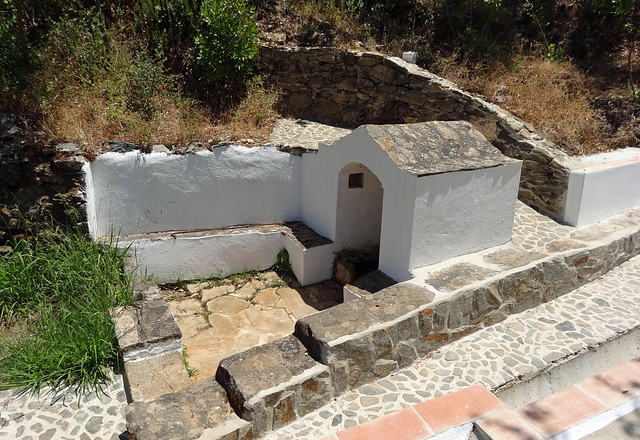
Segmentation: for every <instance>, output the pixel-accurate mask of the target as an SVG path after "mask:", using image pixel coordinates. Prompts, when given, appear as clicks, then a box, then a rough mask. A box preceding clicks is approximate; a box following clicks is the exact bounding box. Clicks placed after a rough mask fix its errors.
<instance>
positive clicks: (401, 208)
mask: <svg viewBox="0 0 640 440" xmlns="http://www.w3.org/2000/svg"><path fill="white" fill-rule="evenodd" d="M354 162H356V163H361V164H362V165H364V166H365V167H367V168H368V169H369V170H370V171H371V172H372V173H373V174H375V176H376V177H377V178H378V179H379V180H380V182H381V183H382V187H383V190H384V196H383V213H382V225H381V233H380V262H379V269H380V270H381V271H382V272H384V273H385V274H387V275H388V276H390V277H391V278H393V279H395V280H397V281H403V280H407V279H409V278H410V277H411V274H410V272H409V269H408V268H409V257H410V247H411V230H412V221H413V210H414V205H415V200H414V196H415V185H416V178H415V176H414V175H412V174H411V173H408V172H404V171H402V170H400V169H399V168H398V167H397V166H396V164H395V163H394V162H393V161H392V160H391V158H390V157H389V155H388V154H387V153H386V151H384V150H383V149H382V148H380V146H379V145H378V144H377V143H376V142H375V141H373V140H372V138H371V137H370V136H369V134H368V133H367V131H366V127H360V128H358V129H356V130H354V131H353V132H352V133H351V134H349V135H347V136H346V137H344V138H342V139H340V140H338V141H336V142H335V143H334V144H331V145H324V144H320V146H319V149H318V153H316V154H306V155H304V160H303V162H302V175H303V176H304V179H303V181H302V221H304V223H305V224H307V225H308V226H310V227H311V228H313V229H314V230H315V231H317V232H318V233H320V234H322V235H324V236H325V237H327V238H329V239H330V240H335V239H336V219H337V210H336V208H337V202H338V196H337V194H338V181H339V174H340V170H342V168H344V167H345V166H346V165H348V164H350V163H354Z"/></svg>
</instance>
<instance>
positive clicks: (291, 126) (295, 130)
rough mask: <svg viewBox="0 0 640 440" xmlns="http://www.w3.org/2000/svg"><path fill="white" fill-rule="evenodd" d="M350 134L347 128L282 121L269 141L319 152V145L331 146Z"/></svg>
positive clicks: (291, 120)
mask: <svg viewBox="0 0 640 440" xmlns="http://www.w3.org/2000/svg"><path fill="white" fill-rule="evenodd" d="M349 133H351V130H348V129H346V128H339V127H332V126H330V125H324V124H319V123H317V122H311V121H305V120H302V119H280V120H278V122H276V126H275V127H274V128H273V132H272V133H271V136H270V137H269V141H270V142H277V143H279V144H282V145H288V146H290V147H302V148H306V149H309V150H317V149H318V143H320V142H323V143H325V144H331V143H333V142H334V141H336V140H338V139H340V138H341V137H344V136H346V135H348V134H349Z"/></svg>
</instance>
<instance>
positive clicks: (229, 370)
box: [216, 335, 334, 436]
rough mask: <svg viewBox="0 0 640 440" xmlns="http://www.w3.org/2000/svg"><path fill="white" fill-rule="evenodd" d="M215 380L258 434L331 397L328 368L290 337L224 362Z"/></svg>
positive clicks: (291, 419)
mask: <svg viewBox="0 0 640 440" xmlns="http://www.w3.org/2000/svg"><path fill="white" fill-rule="evenodd" d="M216 379H217V380H218V382H220V384H222V386H223V387H224V388H225V389H226V391H227V393H228V395H229V400H230V402H231V405H232V406H233V407H234V408H235V410H236V411H237V413H238V414H240V416H241V417H242V418H244V419H245V420H249V421H251V422H252V425H253V433H254V435H255V436H260V435H262V434H264V433H266V432H269V431H271V430H275V429H278V428H280V427H282V426H284V425H286V424H288V423H290V422H292V421H293V420H295V419H296V418H297V417H302V416H303V415H305V414H308V413H310V412H311V411H314V410H316V409H318V408H320V407H321V406H322V405H324V404H326V403H327V402H328V401H329V400H331V399H332V398H333V396H334V393H333V387H332V384H331V374H330V372H329V368H328V367H326V366H325V365H322V364H319V363H317V362H316V361H314V360H313V359H312V358H311V357H310V356H309V355H308V354H307V352H306V350H305V347H304V346H303V345H302V343H300V341H299V340H298V339H296V338H295V337H294V336H293V335H289V336H286V337H284V338H282V339H278V340H277V341H274V342H270V343H268V344H264V345H261V346H258V347H254V348H251V349H249V350H247V351H245V352H243V353H239V354H236V355H233V356H230V357H228V358H226V359H223V360H222V361H221V362H220V366H219V367H218V371H217V373H216Z"/></svg>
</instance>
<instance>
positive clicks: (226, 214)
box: [87, 146, 301, 237]
mask: <svg viewBox="0 0 640 440" xmlns="http://www.w3.org/2000/svg"><path fill="white" fill-rule="evenodd" d="M88 171H89V172H88V173H87V194H88V196H89V201H88V202H89V207H88V211H89V212H90V213H91V214H90V215H91V219H90V229H91V233H92V235H93V236H94V237H104V236H108V235H110V234H111V233H112V232H113V233H115V234H119V235H131V234H138V233H146V232H160V231H171V230H193V229H210V228H219V227H225V226H233V225H242V224H260V223H275V222H280V221H289V220H299V219H300V217H301V210H300V194H301V191H300V185H301V173H300V172H301V157H299V156H294V155H291V154H288V153H283V152H280V151H278V150H277V149H276V148H275V147H256V148H246V147H242V146H229V147H222V148H216V149H214V150H213V151H203V152H199V153H197V154H188V155H184V156H180V155H167V154H165V153H152V154H141V153H138V152H130V153H126V154H118V153H106V154H102V155H100V156H98V158H97V159H96V160H95V161H94V162H93V163H91V165H90V170H88Z"/></svg>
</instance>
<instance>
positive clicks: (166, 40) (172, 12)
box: [135, 0, 199, 47]
mask: <svg viewBox="0 0 640 440" xmlns="http://www.w3.org/2000/svg"><path fill="white" fill-rule="evenodd" d="M198 18H199V11H198V6H197V2H196V1H195V0H139V2H138V9H137V10H136V13H135V21H136V26H137V28H138V30H139V31H141V32H144V33H147V34H148V36H149V37H150V38H151V39H152V40H153V41H154V42H155V43H156V44H157V45H158V46H159V47H163V46H167V45H171V44H176V43H179V42H181V41H188V40H190V39H191V38H192V37H193V34H194V32H195V29H196V28H197V26H198Z"/></svg>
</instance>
